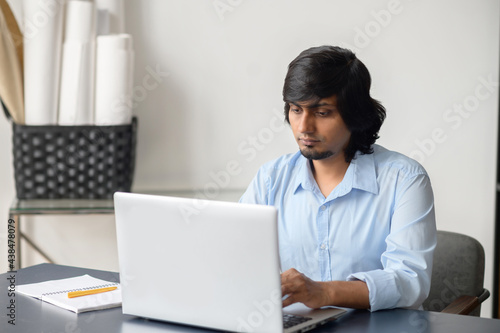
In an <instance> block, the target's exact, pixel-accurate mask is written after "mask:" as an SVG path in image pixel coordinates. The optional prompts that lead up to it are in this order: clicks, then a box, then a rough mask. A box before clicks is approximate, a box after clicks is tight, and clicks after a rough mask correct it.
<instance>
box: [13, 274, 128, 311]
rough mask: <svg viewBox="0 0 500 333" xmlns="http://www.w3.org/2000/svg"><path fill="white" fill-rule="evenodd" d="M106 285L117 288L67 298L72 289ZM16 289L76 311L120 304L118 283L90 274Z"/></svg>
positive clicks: (120, 296)
mask: <svg viewBox="0 0 500 333" xmlns="http://www.w3.org/2000/svg"><path fill="white" fill-rule="evenodd" d="M106 287H117V289H115V290H113V291H108V292H104V293H98V294H93V295H86V296H81V297H75V298H68V293H69V292H72V291H78V290H89V289H98V288H106ZM16 291H17V292H18V293H20V294H23V295H27V296H31V297H34V298H37V299H40V300H42V301H44V302H47V303H51V304H53V305H57V306H59V307H61V308H64V309H67V310H70V311H73V312H76V313H80V312H86V311H93V310H101V309H108V308H114V307H118V306H121V304H122V293H121V288H120V284H119V283H116V282H110V281H105V280H101V279H97V278H95V277H92V276H90V275H82V276H77V277H73V278H67V279H60V280H50V281H45V282H40V283H31V284H24V285H18V286H16Z"/></svg>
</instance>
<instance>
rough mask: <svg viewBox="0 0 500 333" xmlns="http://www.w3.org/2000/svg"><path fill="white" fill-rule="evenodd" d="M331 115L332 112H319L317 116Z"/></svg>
mask: <svg viewBox="0 0 500 333" xmlns="http://www.w3.org/2000/svg"><path fill="white" fill-rule="evenodd" d="M329 114H330V112H317V115H318V116H320V117H326V116H328V115H329Z"/></svg>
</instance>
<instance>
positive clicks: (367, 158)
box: [292, 152, 379, 194]
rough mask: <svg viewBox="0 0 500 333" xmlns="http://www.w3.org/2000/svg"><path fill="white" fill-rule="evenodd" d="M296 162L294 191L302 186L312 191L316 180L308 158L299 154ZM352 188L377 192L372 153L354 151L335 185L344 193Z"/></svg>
mask: <svg viewBox="0 0 500 333" xmlns="http://www.w3.org/2000/svg"><path fill="white" fill-rule="evenodd" d="M299 154H300V152H299ZM296 163H297V166H298V168H297V176H296V177H295V180H294V183H293V184H292V185H293V186H292V188H293V190H294V193H296V192H297V190H298V189H299V187H302V188H303V189H304V190H308V191H313V190H314V187H315V186H316V181H315V179H314V176H313V175H312V171H311V166H310V164H309V160H308V159H306V158H305V157H304V156H302V155H300V156H299V158H298V160H297V162H296ZM353 188H356V189H359V190H363V191H367V192H371V193H374V194H378V190H379V188H378V183H377V174H376V170H375V160H374V157H373V154H360V153H359V152H358V153H356V157H355V158H354V159H353V160H352V161H351V164H350V165H349V168H347V171H346V174H345V176H344V179H343V180H342V182H341V183H340V184H339V185H338V186H337V188H336V190H337V189H338V190H340V191H341V192H344V194H345V193H347V192H349V191H350V190H351V189H353ZM334 192H336V191H334ZM339 194H340V193H339Z"/></svg>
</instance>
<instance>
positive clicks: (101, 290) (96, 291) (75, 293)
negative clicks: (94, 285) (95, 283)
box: [68, 287, 118, 298]
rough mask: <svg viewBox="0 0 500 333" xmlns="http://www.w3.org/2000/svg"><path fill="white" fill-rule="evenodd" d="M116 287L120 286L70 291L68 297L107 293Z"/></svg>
mask: <svg viewBox="0 0 500 333" xmlns="http://www.w3.org/2000/svg"><path fill="white" fill-rule="evenodd" d="M116 288H118V287H107V288H99V289H89V290H81V291H71V292H69V293H68V298H73V297H80V296H86V295H94V294H99V293H105V292H107V291H111V290H115V289H116Z"/></svg>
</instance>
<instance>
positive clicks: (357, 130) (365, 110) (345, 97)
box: [283, 46, 385, 162]
mask: <svg viewBox="0 0 500 333" xmlns="http://www.w3.org/2000/svg"><path fill="white" fill-rule="evenodd" d="M370 86H371V77H370V73H369V72H368V69H367V68H366V66H365V65H364V64H363V63H362V62H361V61H360V60H359V59H358V58H356V55H355V54H354V53H353V52H352V51H350V50H347V49H343V48H340V47H336V46H318V47H312V48H310V49H307V50H305V51H303V52H302V53H300V54H299V56H298V57H297V58H295V59H294V60H293V61H292V62H291V63H290V65H289V66H288V72H287V75H286V78H285V84H284V87H283V101H284V102H285V120H286V121H287V122H288V123H290V120H289V118H288V113H289V111H290V103H297V102H306V101H307V102H316V101H319V100H320V99H322V98H327V97H331V96H334V95H335V96H336V97H337V109H338V110H339V113H340V116H341V117H342V119H343V121H344V123H345V124H346V126H347V128H348V129H349V131H350V132H351V139H350V141H349V144H348V145H347V147H346V149H345V158H346V162H350V161H351V160H352V159H353V158H354V156H355V154H356V152H357V151H360V152H361V153H362V154H371V153H373V148H372V145H373V144H374V143H375V141H376V140H377V139H378V138H379V136H378V132H379V130H380V127H381V126H382V123H383V122H384V119H385V108H384V107H383V106H382V104H380V102H378V101H376V100H375V99H373V98H371V96H370Z"/></svg>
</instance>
